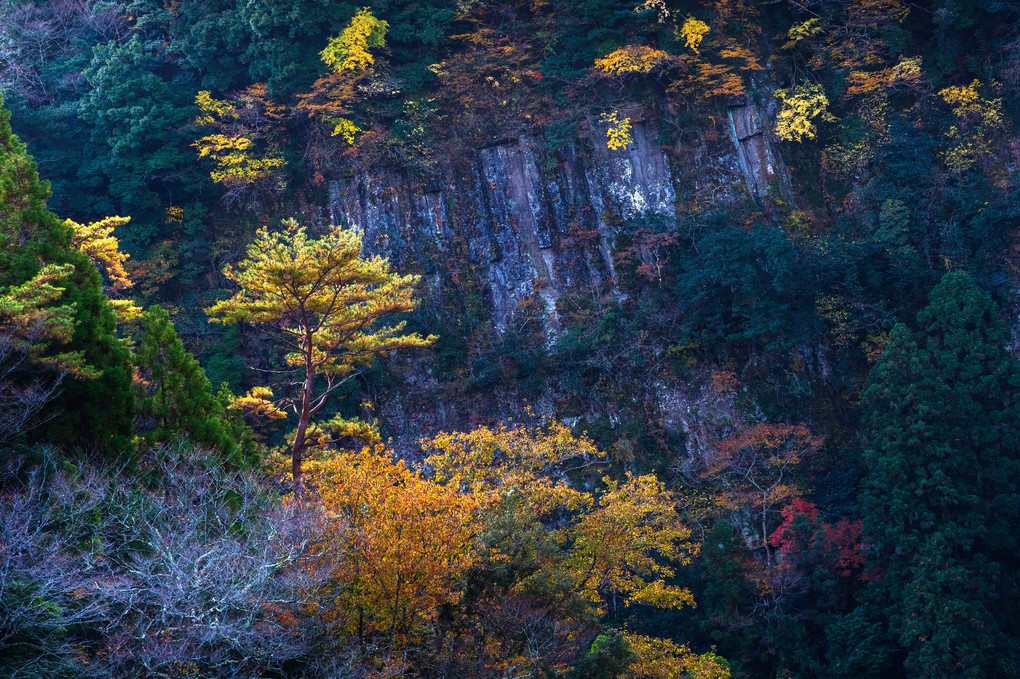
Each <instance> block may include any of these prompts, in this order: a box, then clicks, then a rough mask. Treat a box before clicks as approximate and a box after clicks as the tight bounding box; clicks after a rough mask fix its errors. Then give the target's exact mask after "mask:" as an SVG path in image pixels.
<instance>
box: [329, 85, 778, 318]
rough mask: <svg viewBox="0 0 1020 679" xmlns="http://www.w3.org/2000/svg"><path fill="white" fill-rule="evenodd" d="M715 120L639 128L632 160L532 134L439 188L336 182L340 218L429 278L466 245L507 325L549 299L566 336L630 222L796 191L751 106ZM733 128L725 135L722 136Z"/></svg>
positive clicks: (451, 172)
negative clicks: (572, 309)
mask: <svg viewBox="0 0 1020 679" xmlns="http://www.w3.org/2000/svg"><path fill="white" fill-rule="evenodd" d="M711 122H712V128H713V129H708V130H707V131H706V130H698V131H697V132H695V133H693V134H692V133H691V132H690V131H686V132H685V131H676V130H675V129H670V128H671V125H670V124H669V123H668V121H663V120H656V121H648V120H646V121H638V122H635V124H634V127H633V143H632V144H631V145H630V146H628V148H627V149H626V150H622V151H611V150H609V149H607V148H606V147H605V144H604V143H601V141H600V140H599V139H591V138H583V139H578V140H577V142H576V143H574V144H573V145H570V146H568V147H566V148H560V149H558V150H555V151H549V150H547V149H545V148H543V146H542V144H541V143H540V142H539V141H537V140H535V139H531V138H528V137H521V138H518V139H508V140H504V141H502V142H501V143H498V144H495V145H492V146H488V147H485V148H481V149H478V150H477V151H476V152H475V153H474V158H473V161H472V162H471V163H470V167H466V168H452V167H446V168H444V170H443V172H442V174H441V176H440V177H436V178H433V179H432V180H430V181H422V180H419V179H412V178H410V177H408V176H407V175H406V174H402V173H397V172H383V173H375V174H370V173H361V174H358V175H356V176H354V177H352V178H351V179H349V180H346V181H337V182H334V183H332V184H331V186H330V193H329V195H330V206H329V207H330V218H331V219H332V221H333V222H342V223H347V224H350V225H353V226H356V227H358V228H359V229H361V230H362V231H363V232H364V234H365V246H366V248H367V249H369V250H370V251H373V252H382V253H385V254H386V255H388V256H389V257H390V258H391V259H392V260H393V261H394V262H395V263H396V264H397V265H398V266H402V265H403V266H406V265H412V266H413V267H414V268H424V269H425V270H426V271H430V270H434V267H435V266H436V265H437V262H439V261H442V259H443V257H444V253H447V252H448V251H449V250H450V247H451V244H452V243H453V242H454V241H455V240H457V239H463V240H464V241H465V242H466V248H467V252H468V255H469V257H470V259H471V261H472V262H473V263H474V264H476V265H479V266H481V267H482V268H483V270H484V275H485V279H486V280H487V283H488V290H487V291H486V292H487V295H488V302H489V304H490V307H491V311H492V318H493V322H494V324H495V327H496V328H497V329H502V328H504V327H505V326H506V323H507V322H508V321H509V320H510V318H511V317H512V316H513V314H514V313H515V310H516V309H517V308H518V304H519V303H520V302H521V301H522V300H524V299H526V298H530V297H531V296H533V295H535V294H537V295H538V297H540V298H541V300H542V301H543V302H544V304H545V307H546V310H547V314H548V318H549V320H550V330H552V331H555V320H556V310H555V306H556V300H557V299H558V298H559V297H560V296H561V295H562V294H563V292H564V291H566V290H570V289H578V288H581V287H584V286H587V285H590V284H592V283H597V282H600V281H602V280H604V279H606V278H610V279H611V278H612V277H613V276H614V271H613V260H612V256H611V249H612V242H613V239H614V237H615V235H616V233H617V228H618V226H619V224H620V223H621V222H622V221H624V220H629V219H633V218H634V217H637V216H639V215H642V214H649V213H651V214H660V215H666V216H670V217H672V216H674V215H676V214H677V211H678V207H682V206H681V205H680V204H686V205H691V206H694V205H699V206H706V205H708V204H719V203H724V204H725V203H729V204H734V203H738V202H740V201H745V200H755V201H767V200H768V199H769V198H770V194H773V193H776V192H785V191H786V189H785V186H784V185H785V182H786V178H785V173H784V172H783V171H782V167H781V161H780V160H779V156H778V154H777V153H776V152H775V150H774V146H773V143H772V141H771V137H770V134H769V133H768V132H767V126H766V125H765V123H764V122H763V115H762V113H761V112H760V109H759V107H758V106H757V105H756V104H755V103H753V102H752V101H751V99H750V98H747V99H740V100H735V101H733V102H731V103H730V105H729V106H728V107H727V109H726V120H725V121H718V122H717V121H716V120H715V118H714V117H713V118H712V119H711ZM723 126H725V127H726V128H728V129H727V130H725V133H724V134H720V131H719V130H716V129H714V128H716V127H723ZM677 132H679V133H677ZM670 137H673V138H670Z"/></svg>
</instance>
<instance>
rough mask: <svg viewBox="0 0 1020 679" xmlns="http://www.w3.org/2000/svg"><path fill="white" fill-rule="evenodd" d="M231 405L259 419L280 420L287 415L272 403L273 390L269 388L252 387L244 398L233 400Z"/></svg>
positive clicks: (239, 397)
mask: <svg viewBox="0 0 1020 679" xmlns="http://www.w3.org/2000/svg"><path fill="white" fill-rule="evenodd" d="M231 405H233V406H234V407H236V408H240V409H241V410H242V411H244V412H245V413H248V414H250V415H252V416H254V417H257V418H260V419H268V420H282V419H285V418H286V417H287V413H285V412H284V411H282V410H280V409H279V408H278V407H277V406H276V403H274V401H273V390H272V389H270V388H269V387H252V388H251V390H250V391H248V393H247V394H245V395H244V396H238V397H237V398H235V399H234V401H233V403H232V404H231Z"/></svg>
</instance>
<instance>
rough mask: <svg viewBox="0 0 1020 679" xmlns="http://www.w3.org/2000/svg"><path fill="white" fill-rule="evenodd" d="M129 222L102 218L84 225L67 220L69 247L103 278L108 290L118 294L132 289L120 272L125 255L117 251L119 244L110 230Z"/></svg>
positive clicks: (129, 281) (125, 274)
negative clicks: (81, 255)
mask: <svg viewBox="0 0 1020 679" xmlns="http://www.w3.org/2000/svg"><path fill="white" fill-rule="evenodd" d="M130 221H131V218H130V217H105V218H103V219H101V220H99V221H98V222H90V223H88V224H79V223H78V222H75V221H72V220H70V219H68V220H67V225H68V226H70V227H71V229H72V230H73V231H74V235H73V236H72V237H71V243H72V244H73V245H74V247H76V248H78V250H79V251H81V252H82V253H84V254H86V255H88V258H89V259H90V260H92V263H93V264H95V265H96V266H97V267H98V268H99V270H100V271H102V272H103V273H105V274H106V277H107V278H108V279H109V280H110V288H111V289H112V290H117V291H120V290H124V289H126V288H130V287H131V286H132V285H134V283H132V282H131V278H130V277H129V276H128V273H127V271H125V270H124V262H126V261H127V259H128V256H129V255H128V254H127V253H124V252H121V251H120V241H118V240H117V238H116V236H114V235H113V232H114V229H118V228H120V227H122V226H124V225H126V224H127V223H128V222H130Z"/></svg>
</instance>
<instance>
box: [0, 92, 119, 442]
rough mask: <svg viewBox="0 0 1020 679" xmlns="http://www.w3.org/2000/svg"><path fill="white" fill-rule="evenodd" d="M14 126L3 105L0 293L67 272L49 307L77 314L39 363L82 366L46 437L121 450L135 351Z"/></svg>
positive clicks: (57, 404)
mask: <svg viewBox="0 0 1020 679" xmlns="http://www.w3.org/2000/svg"><path fill="white" fill-rule="evenodd" d="M2 104H3V102H2V100H0V106H2ZM9 121H10V114H9V113H8V112H7V111H6V110H3V109H2V108H0V289H4V288H14V287H16V286H21V285H22V284H24V283H25V282H27V281H31V280H33V279H35V278H36V277H37V276H39V275H40V273H41V272H43V271H46V270H49V271H53V270H54V269H52V268H49V269H47V267H63V268H62V272H63V273H62V275H61V281H60V283H59V286H58V287H59V288H60V290H61V294H60V295H59V298H53V300H52V302H51V303H50V304H52V306H54V307H56V306H64V307H67V308H70V309H73V334H71V336H70V337H69V338H67V341H66V342H63V343H59V342H55V343H53V345H52V346H51V347H49V348H48V349H47V350H46V351H44V352H42V354H41V355H40V356H38V357H37V358H38V359H45V358H46V357H47V356H53V355H54V352H55V353H57V354H64V355H69V354H71V353H75V354H77V356H78V357H80V362H79V365H80V366H81V367H82V369H81V370H78V371H77V374H72V375H70V376H69V379H67V380H65V381H64V383H63V385H62V387H61V393H60V394H59V395H58V396H57V397H56V398H55V399H53V401H52V402H51V405H50V406H49V408H52V411H51V412H52V413H53V414H54V417H53V419H52V420H51V421H50V422H49V423H48V433H47V438H48V439H49V440H50V441H51V442H54V443H68V444H71V443H74V444H76V445H88V446H98V447H100V448H102V449H106V450H108V451H113V450H119V449H123V448H125V447H126V445H127V443H128V442H129V441H130V439H131V422H132V419H133V401H132V398H131V369H130V352H129V351H128V349H127V347H126V346H125V345H124V344H123V343H122V342H121V341H120V340H118V339H117V338H116V330H117V321H116V316H115V314H114V310H113V307H112V306H111V304H110V302H109V300H108V299H107V298H106V296H105V295H104V294H103V281H102V277H101V276H100V274H99V271H98V270H97V269H96V267H95V266H94V265H93V264H92V262H91V261H90V260H89V258H88V256H87V255H85V254H83V253H82V252H80V251H79V250H78V249H77V248H75V247H74V244H73V242H72V238H73V236H74V232H73V229H72V228H71V227H70V226H68V225H67V224H66V223H65V222H64V221H63V220H62V219H60V218H58V217H57V216H56V215H55V214H53V213H52V212H49V211H48V210H47V209H46V199H47V198H48V197H49V193H50V190H49V185H48V184H47V183H46V182H40V181H39V174H38V172H37V170H36V164H35V162H34V161H33V160H32V158H31V156H29V155H28V153H27V151H26V150H25V146H24V144H22V143H21V141H20V140H19V139H18V137H17V136H15V135H14V134H13V133H12V132H11V128H10V122H9ZM50 304H47V305H44V306H49V305H50Z"/></svg>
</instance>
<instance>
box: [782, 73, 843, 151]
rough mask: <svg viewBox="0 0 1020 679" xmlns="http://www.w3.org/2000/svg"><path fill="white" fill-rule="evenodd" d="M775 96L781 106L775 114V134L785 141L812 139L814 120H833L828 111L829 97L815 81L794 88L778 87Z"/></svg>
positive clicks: (814, 129)
mask: <svg viewBox="0 0 1020 679" xmlns="http://www.w3.org/2000/svg"><path fill="white" fill-rule="evenodd" d="M775 95H776V97H777V98H778V99H779V100H780V101H782V103H783V106H782V108H781V109H780V111H779V115H778V116H776V134H777V135H778V136H779V138H780V139H783V140H785V141H797V142H800V141H803V140H804V139H805V138H807V139H814V137H815V132H816V128H815V124H814V120H815V119H816V118H820V119H822V120H826V121H832V120H835V118H834V117H833V116H832V115H831V114H830V113H829V112H828V108H829V98H828V97H826V96H825V90H823V89H822V86H821V85H818V84H815V83H808V84H802V85H800V86H798V87H796V88H794V89H779V90H776V91H775Z"/></svg>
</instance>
